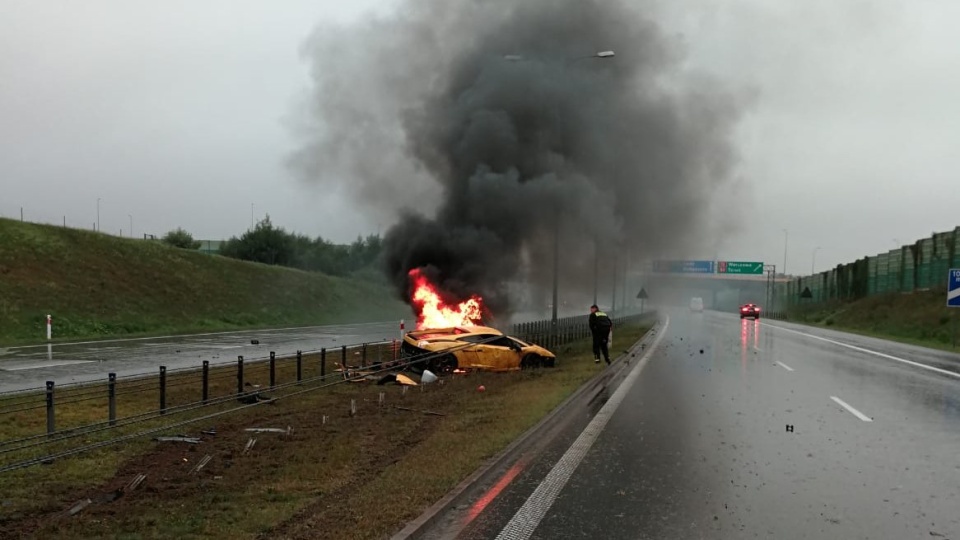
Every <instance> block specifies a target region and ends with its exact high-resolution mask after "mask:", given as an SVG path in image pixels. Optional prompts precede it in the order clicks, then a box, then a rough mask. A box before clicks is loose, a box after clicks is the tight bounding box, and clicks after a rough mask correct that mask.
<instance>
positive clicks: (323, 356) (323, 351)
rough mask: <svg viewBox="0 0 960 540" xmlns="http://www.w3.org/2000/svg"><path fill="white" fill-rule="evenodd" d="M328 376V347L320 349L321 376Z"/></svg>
mask: <svg viewBox="0 0 960 540" xmlns="http://www.w3.org/2000/svg"><path fill="white" fill-rule="evenodd" d="M326 376H327V349H326V348H323V349H320V378H321V379H322V378H324V377H326Z"/></svg>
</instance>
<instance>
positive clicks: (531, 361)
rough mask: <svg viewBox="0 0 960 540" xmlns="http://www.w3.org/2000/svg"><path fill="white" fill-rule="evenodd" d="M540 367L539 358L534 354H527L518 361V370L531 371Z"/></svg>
mask: <svg viewBox="0 0 960 540" xmlns="http://www.w3.org/2000/svg"><path fill="white" fill-rule="evenodd" d="M538 367H540V357H539V356H537V355H535V354H528V355H526V356H524V357H523V359H522V360H520V369H533V368H538Z"/></svg>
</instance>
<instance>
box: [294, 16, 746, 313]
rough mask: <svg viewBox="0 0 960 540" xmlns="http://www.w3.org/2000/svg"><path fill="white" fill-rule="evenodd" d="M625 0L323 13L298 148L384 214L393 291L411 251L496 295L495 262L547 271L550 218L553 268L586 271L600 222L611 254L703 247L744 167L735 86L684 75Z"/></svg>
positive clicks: (500, 294)
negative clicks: (332, 18)
mask: <svg viewBox="0 0 960 540" xmlns="http://www.w3.org/2000/svg"><path fill="white" fill-rule="evenodd" d="M633 6H634V3H631V5H630V6H628V5H627V3H626V2H621V1H615V0H614V1H611V0H560V1H556V0H495V1H490V0H485V1H479V0H477V1H461V2H447V1H442V0H433V1H425V0H417V1H410V2H406V3H403V4H401V6H400V7H399V8H398V9H397V11H396V12H395V13H393V14H391V15H389V16H387V17H380V18H370V19H366V20H363V21H362V22H360V23H357V24H355V25H352V26H349V27H332V26H321V27H319V28H318V29H317V30H316V31H315V33H314V35H313V36H312V37H311V39H310V40H309V42H308V43H307V44H306V45H305V46H304V54H305V55H306V56H307V58H308V59H309V61H310V62H311V64H312V69H313V76H314V79H315V90H314V93H313V95H312V96H311V97H310V99H309V102H308V103H307V104H306V107H307V109H306V110H307V111H309V112H308V114H305V115H304V116H303V119H302V120H301V121H299V122H298V124H299V125H298V128H299V130H300V135H301V136H302V137H303V138H304V144H303V146H302V147H301V149H300V150H299V151H298V152H297V153H296V154H295V155H294V156H293V157H292V158H291V164H292V166H293V167H294V169H295V170H296V171H297V172H298V173H299V174H300V175H301V176H302V177H303V178H304V179H305V180H307V181H309V182H314V183H320V184H321V185H323V186H325V188H326V189H331V190H345V191H347V192H348V193H349V194H350V195H352V196H353V197H354V199H355V200H356V201H357V203H358V207H360V208H362V211H365V212H375V213H381V214H383V215H384V216H385V221H386V222H388V223H389V222H395V225H393V226H392V227H391V228H390V229H389V230H388V231H387V234H386V237H385V242H386V261H385V264H386V268H387V271H388V273H389V277H390V279H391V280H393V282H394V283H395V284H396V287H397V291H398V293H399V294H401V296H403V297H404V298H407V297H408V290H407V289H408V286H409V283H408V278H407V272H408V271H409V270H410V269H412V268H421V267H422V268H425V269H426V271H427V272H428V274H429V275H431V276H432V277H433V279H434V280H435V281H437V282H438V283H439V284H440V285H441V286H442V287H443V288H444V289H445V290H446V291H448V292H449V293H451V295H452V296H455V297H459V298H463V297H466V296H467V295H468V294H469V293H479V294H481V295H482V296H483V297H484V298H485V300H486V302H487V304H488V306H489V307H490V308H491V309H493V311H494V313H505V312H508V311H509V310H510V308H511V306H510V301H509V295H508V294H507V291H506V283H507V282H509V281H511V280H515V279H520V278H525V279H527V280H529V281H532V282H533V283H534V284H535V285H540V286H541V289H542V290H545V289H548V288H549V285H550V279H551V278H550V276H551V275H552V270H551V268H552V257H553V250H554V247H553V244H554V238H555V232H554V231H555V230H559V244H560V248H561V252H560V261H561V265H562V275H563V281H564V283H567V284H578V285H580V286H581V287H583V288H584V289H586V288H590V289H592V276H593V267H594V264H593V260H594V249H595V240H596V241H597V243H599V244H600V249H601V254H602V255H603V257H602V259H601V261H602V262H601V266H603V267H609V266H612V265H613V264H614V259H613V254H615V253H621V254H622V253H629V254H630V256H631V257H632V258H633V259H634V260H639V259H641V258H646V259H652V258H656V257H660V256H671V255H681V254H687V253H696V252H697V250H703V249H706V248H707V246H710V245H712V244H713V243H715V242H716V241H717V240H718V239H719V237H720V235H722V234H723V233H724V232H725V231H727V230H729V229H730V228H732V227H735V226H736V224H737V221H738V220H737V219H736V218H735V217H732V216H735V215H736V214H738V212H737V211H731V209H730V208H729V207H727V208H722V209H721V210H723V211H721V212H717V211H715V210H716V204H714V203H715V201H716V200H718V197H720V198H722V197H728V196H729V194H730V193H732V192H735V191H736V189H737V186H738V181H737V178H736V165H737V159H736V154H735V151H734V149H733V147H732V144H731V142H730V140H731V134H732V131H733V129H734V128H735V126H736V123H737V121H738V119H739V118H740V116H741V110H742V108H743V107H742V105H741V100H740V99H738V98H737V97H736V96H735V95H733V94H731V93H728V92H725V91H723V90H722V89H720V88H718V86H717V85H716V84H714V83H712V82H711V81H709V80H706V79H701V80H700V83H701V84H698V85H690V84H685V83H684V82H683V81H682V80H681V79H682V78H681V77H679V76H678V73H679V71H680V69H679V68H680V66H681V62H682V51H680V50H679V48H678V46H677V45H676V43H675V42H673V41H672V40H671V39H669V38H668V37H667V36H664V35H663V34H662V33H661V31H660V30H659V28H658V26H657V24H656V22H655V19H656V16H655V13H646V12H644V10H643V9H642V8H639V7H633ZM605 50H613V51H615V52H616V56H615V57H614V58H604V59H601V58H596V57H592V55H594V54H595V53H597V52H599V51H605ZM511 56H519V58H516V57H511ZM718 216H725V217H722V218H721V219H720V220H719V221H718ZM388 220H389V221H388ZM711 251H712V250H711ZM701 253H702V251H701ZM709 255H712V253H710V254H708V256H709ZM564 290H568V289H567V288H565V289H564Z"/></svg>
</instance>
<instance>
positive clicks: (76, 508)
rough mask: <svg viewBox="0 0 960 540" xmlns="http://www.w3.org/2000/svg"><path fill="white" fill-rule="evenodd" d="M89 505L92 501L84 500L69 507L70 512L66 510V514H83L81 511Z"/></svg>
mask: <svg viewBox="0 0 960 540" xmlns="http://www.w3.org/2000/svg"><path fill="white" fill-rule="evenodd" d="M91 504H93V500H92V499H84V500H82V501H79V502H77V504H75V505H73V506H71V507H70V510H68V511H67V513H68V514H70V515H71V516H75V515H77V514H79V513H80V512H83V509H84V508H86V507H88V506H90V505H91Z"/></svg>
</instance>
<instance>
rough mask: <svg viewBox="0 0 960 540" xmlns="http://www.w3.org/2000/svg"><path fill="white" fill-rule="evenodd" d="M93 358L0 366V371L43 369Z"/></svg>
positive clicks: (87, 362)
mask: <svg viewBox="0 0 960 540" xmlns="http://www.w3.org/2000/svg"><path fill="white" fill-rule="evenodd" d="M91 363H93V360H64V361H63V362H54V363H52V364H29V365H26V366H14V367H0V371H26V370H28V369H43V368H48V367H58V366H75V365H77V364H91Z"/></svg>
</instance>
